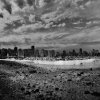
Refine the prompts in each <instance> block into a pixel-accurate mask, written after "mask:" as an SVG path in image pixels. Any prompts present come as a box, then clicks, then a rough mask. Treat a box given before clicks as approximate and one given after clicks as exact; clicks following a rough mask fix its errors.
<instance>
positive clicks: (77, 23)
mask: <svg viewBox="0 0 100 100" xmlns="http://www.w3.org/2000/svg"><path fill="white" fill-rule="evenodd" d="M31 45H35V46H36V47H44V48H60V49H61V48H76V47H85V48H87V49H88V48H100V0H0V47H13V46H18V47H22V48H24V47H25V48H26V47H29V46H31Z"/></svg>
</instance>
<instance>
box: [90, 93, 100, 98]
mask: <svg viewBox="0 0 100 100" xmlns="http://www.w3.org/2000/svg"><path fill="white" fill-rule="evenodd" d="M91 95H93V96H96V97H100V92H93V93H91Z"/></svg>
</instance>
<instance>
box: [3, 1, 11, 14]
mask: <svg viewBox="0 0 100 100" xmlns="http://www.w3.org/2000/svg"><path fill="white" fill-rule="evenodd" d="M2 2H3V3H4V8H5V9H6V10H7V11H8V12H9V13H10V14H11V13H12V8H11V4H10V3H9V2H8V1H6V0H2Z"/></svg>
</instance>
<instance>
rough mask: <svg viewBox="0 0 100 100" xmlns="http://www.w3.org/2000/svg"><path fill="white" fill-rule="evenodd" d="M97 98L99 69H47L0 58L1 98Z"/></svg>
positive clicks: (99, 85)
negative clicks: (0, 59)
mask: <svg viewBox="0 0 100 100" xmlns="http://www.w3.org/2000/svg"><path fill="white" fill-rule="evenodd" d="M7 99H8V100H100V69H99V68H98V69H92V68H90V69H79V70H78V69H68V70H67V69H66V70H65V69H57V70H54V71H53V70H47V69H44V68H43V69H42V68H39V67H36V66H29V65H25V64H20V63H16V62H10V61H0V100H7Z"/></svg>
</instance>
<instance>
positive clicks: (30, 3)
mask: <svg viewBox="0 0 100 100" xmlns="http://www.w3.org/2000/svg"><path fill="white" fill-rule="evenodd" d="M27 3H28V4H29V5H30V6H33V5H34V3H35V0H27Z"/></svg>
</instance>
